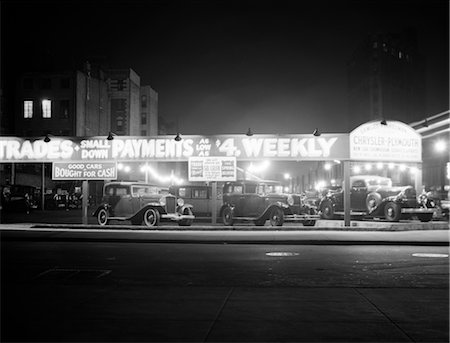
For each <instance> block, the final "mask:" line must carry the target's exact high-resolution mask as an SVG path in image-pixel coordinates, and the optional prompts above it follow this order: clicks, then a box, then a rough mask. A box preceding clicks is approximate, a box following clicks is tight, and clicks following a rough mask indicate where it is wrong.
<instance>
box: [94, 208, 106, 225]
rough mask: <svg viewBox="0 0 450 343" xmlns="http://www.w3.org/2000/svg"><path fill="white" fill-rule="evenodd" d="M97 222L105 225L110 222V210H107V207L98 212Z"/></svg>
mask: <svg viewBox="0 0 450 343" xmlns="http://www.w3.org/2000/svg"><path fill="white" fill-rule="evenodd" d="M97 223H98V225H101V226H105V225H107V224H108V211H107V210H106V208H102V209H100V211H98V212H97Z"/></svg>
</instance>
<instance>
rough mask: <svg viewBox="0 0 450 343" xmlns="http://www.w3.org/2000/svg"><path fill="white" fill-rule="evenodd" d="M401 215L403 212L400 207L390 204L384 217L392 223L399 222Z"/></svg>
mask: <svg viewBox="0 0 450 343" xmlns="http://www.w3.org/2000/svg"><path fill="white" fill-rule="evenodd" d="M401 214H402V212H401V208H400V205H398V204H396V203H394V202H389V203H387V204H386V206H385V207H384V217H385V218H386V220H388V221H390V222H398V221H399V220H400V216H401Z"/></svg>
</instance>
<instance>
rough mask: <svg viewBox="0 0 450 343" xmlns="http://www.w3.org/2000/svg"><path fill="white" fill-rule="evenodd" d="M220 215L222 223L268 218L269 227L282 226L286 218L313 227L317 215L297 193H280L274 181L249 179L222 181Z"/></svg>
mask: <svg viewBox="0 0 450 343" xmlns="http://www.w3.org/2000/svg"><path fill="white" fill-rule="evenodd" d="M220 216H221V218H222V222H223V224H224V225H233V223H234V222H236V221H252V222H253V223H254V224H255V225H258V226H262V225H264V224H265V222H266V221H267V220H269V221H270V225H272V226H282V225H283V223H284V222H285V221H286V222H287V221H292V222H293V221H296V222H301V223H302V224H303V225H305V226H314V225H315V223H316V220H317V219H319V218H320V216H319V215H318V214H317V210H316V208H315V207H314V206H309V205H308V204H306V203H304V202H303V200H302V197H301V196H300V195H299V194H284V193H281V187H280V185H277V183H276V182H274V181H249V180H246V181H236V182H226V183H225V185H224V187H223V205H222V207H221V209H220Z"/></svg>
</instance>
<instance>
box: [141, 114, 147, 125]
mask: <svg viewBox="0 0 450 343" xmlns="http://www.w3.org/2000/svg"><path fill="white" fill-rule="evenodd" d="M146 124H147V113H145V112H144V113H141V125H146Z"/></svg>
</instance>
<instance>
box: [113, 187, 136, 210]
mask: <svg viewBox="0 0 450 343" xmlns="http://www.w3.org/2000/svg"><path fill="white" fill-rule="evenodd" d="M114 200H115V202H116V205H115V207H114V215H115V216H116V217H128V216H130V215H132V214H133V203H132V197H131V191H130V187H129V186H126V185H118V186H116V189H115V194H114Z"/></svg>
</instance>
